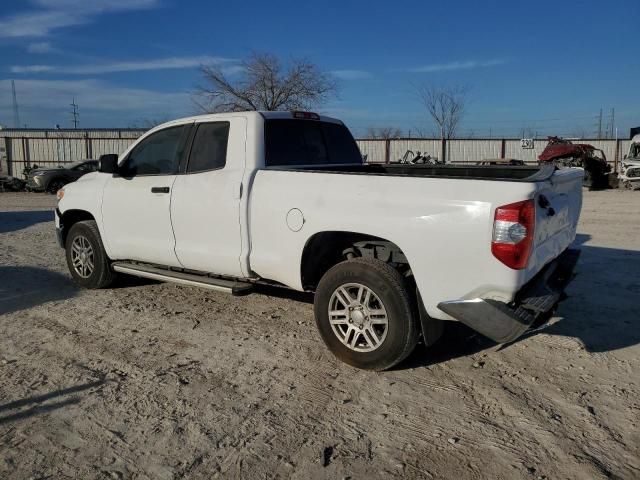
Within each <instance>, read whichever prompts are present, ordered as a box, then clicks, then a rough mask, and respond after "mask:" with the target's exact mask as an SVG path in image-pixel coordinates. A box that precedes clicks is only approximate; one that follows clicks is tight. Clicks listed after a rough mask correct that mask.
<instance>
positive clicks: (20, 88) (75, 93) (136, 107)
mask: <svg viewBox="0 0 640 480" xmlns="http://www.w3.org/2000/svg"><path fill="white" fill-rule="evenodd" d="M15 84H16V92H17V96H18V102H19V104H20V110H21V111H22V110H26V111H30V112H32V115H37V114H38V112H40V113H43V112H49V113H50V112H55V113H56V114H57V116H59V117H64V116H66V115H67V113H68V104H69V103H70V102H71V100H72V99H74V98H75V101H76V103H77V104H78V105H79V106H80V112H81V114H82V112H86V111H90V110H92V111H102V112H112V113H113V112H118V113H122V114H123V116H125V115H130V114H135V115H136V116H137V117H139V118H140V117H145V116H153V115H163V116H168V117H171V116H179V115H185V114H187V113H189V111H190V109H192V106H191V103H190V98H191V95H190V94H189V92H158V91H152V90H145V89H139V88H126V87H117V86H113V85H111V84H109V83H106V82H102V81H99V80H93V79H91V80H16V82H15ZM0 98H5V99H7V98H11V80H0ZM2 107H5V108H8V105H6V104H5V105H2Z"/></svg>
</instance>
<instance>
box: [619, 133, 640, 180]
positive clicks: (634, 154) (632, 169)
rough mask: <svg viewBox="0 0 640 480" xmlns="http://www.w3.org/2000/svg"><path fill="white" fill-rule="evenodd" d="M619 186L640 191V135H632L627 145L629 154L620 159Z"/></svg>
mask: <svg viewBox="0 0 640 480" xmlns="http://www.w3.org/2000/svg"><path fill="white" fill-rule="evenodd" d="M618 179H619V181H620V184H621V186H624V187H627V188H631V189H633V190H636V189H640V134H639V135H634V137H633V138H632V139H631V144H630V145H629V152H628V153H627V154H626V155H625V156H624V158H623V159H622V163H621V164H620V174H619V175H618Z"/></svg>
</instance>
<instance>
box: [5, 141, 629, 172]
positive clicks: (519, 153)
mask: <svg viewBox="0 0 640 480" xmlns="http://www.w3.org/2000/svg"><path fill="white" fill-rule="evenodd" d="M144 132H145V130H138V129H135V130H134V129H108V130H107V129H89V130H26V129H7V130H0V174H8V175H13V176H17V177H21V176H22V175H23V170H24V169H25V167H33V166H34V165H38V166H41V167H47V166H57V165H62V164H65V163H71V162H76V161H78V160H83V159H86V158H98V157H100V155H103V154H105V153H121V152H123V151H124V150H126V149H127V147H128V146H129V145H130V144H131V143H132V142H133V141H134V140H135V139H136V138H138V137H139V136H140V135H142V134H143V133H144ZM357 142H358V146H359V147H360V151H361V152H362V154H363V155H366V157H367V161H368V162H370V163H389V162H394V161H398V160H399V159H400V158H402V157H403V156H404V154H405V153H406V152H407V150H411V151H412V152H414V153H417V152H418V151H419V152H422V153H427V154H429V155H431V156H433V157H438V158H440V159H442V158H443V157H444V158H445V160H446V162H447V163H476V162H479V161H482V160H486V159H498V158H516V159H519V160H524V161H525V162H527V163H536V162H537V161H538V155H540V153H541V152H542V150H543V149H544V147H545V146H546V145H547V141H546V139H545V140H542V139H535V140H534V142H533V148H531V149H525V148H522V146H521V143H520V139H513V138H505V139H495V138H490V139H454V140H447V141H443V140H440V139H432V138H431V139H429V138H400V139H393V140H368V139H362V140H357ZM579 142H580V143H589V144H591V145H593V146H595V147H596V148H600V149H602V150H603V151H604V153H605V155H606V156H607V160H608V161H609V162H610V163H611V164H612V166H614V168H615V167H616V166H617V163H618V162H619V161H620V160H621V159H622V157H623V156H624V154H625V153H627V152H628V150H629V143H630V141H629V140H591V139H585V140H580V141H579Z"/></svg>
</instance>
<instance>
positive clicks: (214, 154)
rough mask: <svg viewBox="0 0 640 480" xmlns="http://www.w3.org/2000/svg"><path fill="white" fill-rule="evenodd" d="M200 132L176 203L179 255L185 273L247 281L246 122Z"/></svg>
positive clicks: (204, 126)
mask: <svg viewBox="0 0 640 480" xmlns="http://www.w3.org/2000/svg"><path fill="white" fill-rule="evenodd" d="M194 128H196V131H195V135H194V139H193V144H192V146H191V152H190V155H189V159H188V162H187V167H186V172H185V174H184V175H180V176H179V177H178V178H176V181H175V183H174V186H173V192H172V198H171V218H172V223H173V231H174V233H175V237H176V255H177V257H178V259H179V260H180V263H181V264H182V265H183V266H184V267H185V268H189V269H193V270H201V271H205V272H210V273H216V274H219V275H229V276H234V277H241V276H243V273H242V269H241V267H240V252H241V248H242V239H241V228H242V227H241V215H240V196H241V191H242V190H241V189H242V178H243V175H244V165H245V141H246V120H245V119H244V118H234V117H232V118H230V119H229V121H224V122H206V123H198V124H196V125H195V127H194Z"/></svg>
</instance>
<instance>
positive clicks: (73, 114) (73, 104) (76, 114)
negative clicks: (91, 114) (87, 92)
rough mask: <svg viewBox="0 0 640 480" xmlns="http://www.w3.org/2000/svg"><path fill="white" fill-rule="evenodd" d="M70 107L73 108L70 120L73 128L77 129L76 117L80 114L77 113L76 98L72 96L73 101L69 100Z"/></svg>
mask: <svg viewBox="0 0 640 480" xmlns="http://www.w3.org/2000/svg"><path fill="white" fill-rule="evenodd" d="M71 107H72V108H73V110H71V116H72V118H73V120H71V121H72V122H73V128H74V129H77V128H78V123H80V122H79V121H78V117H79V116H80V114H79V113H78V105H77V104H76V98H75V97H73V101H72V102H71Z"/></svg>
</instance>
